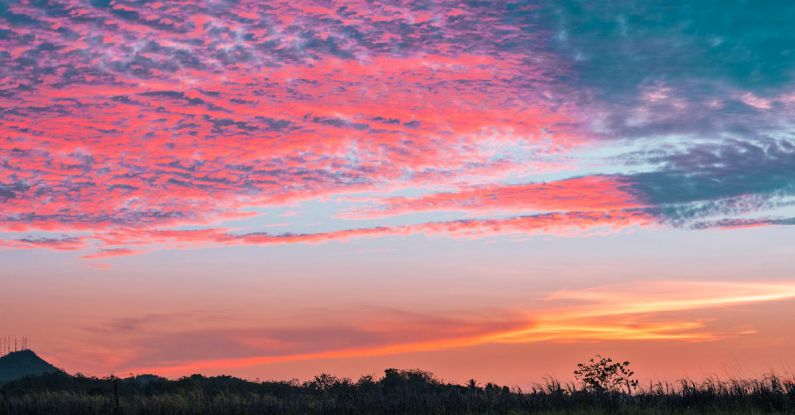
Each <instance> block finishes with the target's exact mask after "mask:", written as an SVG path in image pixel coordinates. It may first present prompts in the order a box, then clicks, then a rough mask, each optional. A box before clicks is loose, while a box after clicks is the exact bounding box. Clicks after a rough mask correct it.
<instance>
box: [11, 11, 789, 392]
mask: <svg viewBox="0 0 795 415" xmlns="http://www.w3.org/2000/svg"><path fill="white" fill-rule="evenodd" d="M793 21H795V3H794V4H791V3H790V2H784V1H765V0H762V1H753V2H752V1H728V2H727V1H718V0H704V1H698V2H693V1H684V0H682V1H665V2H637V1H629V0H627V1H614V2H592V1H585V0H583V1H553V0H549V1H545V0H543V1H531V2H526V1H501V2H485V1H474V0H473V1H459V0H452V1H446V0H445V1H432V2H426V1H378V0H371V1H365V0H350V1H348V0H345V1H319V0H318V1H295V0H290V1H259V0H256V1H255V0H241V1H231V0H201V1H199V0H183V1H147V0H110V1H108V0H91V1H83V0H2V1H0V336H12V337H14V336H16V337H22V336H26V337H28V338H29V339H30V340H29V341H30V345H31V347H32V348H33V350H35V351H36V352H37V353H39V354H40V355H42V357H44V358H46V359H48V360H50V361H52V362H53V363H54V364H56V365H57V366H60V367H63V368H64V369H66V370H67V371H69V372H71V373H74V372H82V373H86V374H92V375H107V374H110V373H116V374H121V375H126V374H128V373H156V374H161V375H164V376H169V377H178V376H182V375H187V374H191V373H203V374H230V375H235V376H241V377H245V378H249V379H255V378H260V379H290V378H298V379H307V378H310V377H311V376H313V375H316V374H319V373H321V372H327V373H332V374H336V375H339V376H349V377H353V378H356V377H358V376H359V375H362V374H376V375H377V374H380V373H382V371H383V370H384V369H385V368H388V367H399V368H422V369H426V370H430V371H433V372H434V373H436V374H437V375H438V376H439V377H441V378H443V379H445V380H449V381H453V382H464V381H466V380H467V379H469V378H476V379H478V380H479V381H481V382H488V381H492V382H497V383H500V384H507V385H521V386H525V385H529V384H530V383H531V382H534V381H541V380H542V379H543V377H544V376H545V375H552V376H557V377H560V378H561V379H564V380H565V379H569V378H570V377H571V372H572V370H573V369H574V368H575V365H576V363H577V362H580V361H583V360H586V359H587V358H588V357H590V356H592V355H594V354H597V353H601V354H603V355H610V356H614V357H616V358H619V359H622V360H630V361H632V362H633V367H634V369H635V371H636V373H637V374H638V375H639V377H640V378H641V379H649V378H653V379H676V378H678V377H682V376H691V377H694V378H701V377H704V376H710V375H718V376H723V377H725V376H740V377H743V376H756V375H759V374H762V373H765V372H769V371H776V372H786V371H789V372H795V355H794V354H793V353H792V345H793V344H795V232H793V229H795V227H793V225H795V125H793V124H795V31H793V30H792V26H791V25H792V22H793Z"/></svg>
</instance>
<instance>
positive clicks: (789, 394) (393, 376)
mask: <svg viewBox="0 0 795 415" xmlns="http://www.w3.org/2000/svg"><path fill="white" fill-rule="evenodd" d="M18 413H24V414H52V415H71V414H81V415H82V414H142V415H143V414H174V415H177V414H186V415H187V414H199V415H203V414H206V415H237V414H241V415H242V414H329V415H333V414H439V415H442V414H544V415H553V414H555V415H557V414H560V415H562V414H583V415H585V414H588V415H602V414H604V415H607V414H619V415H620V414H626V415H632V414H649V415H651V414H655V415H656V414H660V415H662V414H666V415H667V414H682V415H689V414H795V381H793V379H791V378H782V377H779V376H774V375H770V376H765V377H763V378H760V379H749V380H720V379H707V380H706V381H704V382H693V381H691V380H682V381H680V382H676V383H658V384H651V385H648V386H645V387H641V388H638V390H637V391H635V392H634V393H633V394H631V395H630V394H627V393H623V392H592V391H586V390H582V389H580V388H579V387H578V386H576V385H574V384H566V385H562V384H561V383H560V382H557V381H555V380H553V379H548V380H547V381H546V382H545V383H543V384H537V385H535V386H533V387H532V388H530V389H529V390H520V389H518V388H514V389H510V388H507V387H504V386H498V385H494V384H487V385H485V386H480V385H478V384H477V383H475V382H470V384H468V385H466V386H462V385H456V384H449V383H444V382H442V381H439V380H437V379H436V378H434V377H433V376H432V375H431V374H430V373H428V372H424V371H420V370H395V369H389V370H387V371H386V372H385V374H384V376H383V377H381V378H379V379H374V378H372V377H369V376H365V377H362V378H360V379H359V380H358V381H352V380H350V379H340V378H336V377H333V376H329V375H320V376H317V377H316V378H315V379H314V380H312V381H309V382H304V383H298V382H296V381H291V382H249V381H245V380H241V379H236V378H232V377H228V376H220V377H203V376H199V375H194V376H190V377H185V378H182V379H178V380H166V379H162V378H155V377H138V378H127V379H118V378H113V377H110V378H94V377H84V376H74V377H73V376H68V375H66V374H62V373H58V374H51V375H45V376H39V377H34V378H27V379H22V380H18V381H15V382H11V383H8V384H6V385H4V386H3V387H2V388H0V414H18Z"/></svg>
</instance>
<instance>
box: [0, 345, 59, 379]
mask: <svg viewBox="0 0 795 415" xmlns="http://www.w3.org/2000/svg"><path fill="white" fill-rule="evenodd" d="M53 372H63V371H62V370H61V369H58V368H57V367H55V366H53V365H51V364H49V363H47V362H46V361H45V360H44V359H42V358H40V357H39V356H38V355H37V354H36V353H34V352H33V350H20V351H17V352H11V353H9V354H7V355H5V356H3V357H0V384H2V383H5V382H9V381H12V380H16V379H21V378H24V377H28V376H37V375H43V374H46V373H53Z"/></svg>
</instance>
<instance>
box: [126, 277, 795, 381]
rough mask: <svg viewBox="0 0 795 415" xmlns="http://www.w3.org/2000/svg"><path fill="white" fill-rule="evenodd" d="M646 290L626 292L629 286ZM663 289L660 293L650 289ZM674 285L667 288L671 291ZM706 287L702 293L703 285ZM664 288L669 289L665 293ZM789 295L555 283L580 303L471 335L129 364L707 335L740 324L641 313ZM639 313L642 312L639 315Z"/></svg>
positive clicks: (689, 286)
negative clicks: (578, 287) (570, 287)
mask: <svg viewBox="0 0 795 415" xmlns="http://www.w3.org/2000/svg"><path fill="white" fill-rule="evenodd" d="M633 288H635V289H638V288H639V290H638V291H640V292H642V293H645V295H647V297H645V298H643V297H640V296H638V295H637V294H638V293H637V292H635V293H634V294H633V292H632V289H633ZM655 288H656V289H660V290H662V291H664V293H663V294H662V295H660V294H655V293H654V291H655ZM674 290H675V291H674ZM705 291H706V292H709V294H702V293H703V292H705ZM667 296H672V297H675V298H673V299H667ZM794 298H795V283H715V282H677V283H674V282H671V281H650V282H645V283H642V284H637V285H635V286H618V287H602V288H598V289H593V290H582V291H578V292H576V293H574V292H568V291H559V292H555V293H552V294H550V295H549V296H547V300H549V301H553V302H554V301H556V300H570V299H574V300H580V301H584V302H587V304H583V305H579V306H571V307H554V306H553V307H551V309H549V310H546V311H544V312H539V313H538V314H535V317H534V319H533V320H534V323H532V324H530V325H527V326H525V327H517V328H512V329H508V330H502V331H495V332H488V331H486V332H484V333H481V334H479V335H476V336H469V337H459V338H444V339H435V340H431V341H422V342H409V343H395V344H388V345H382V346H377V347H371V348H350V349H340V350H327V351H322V352H315V353H302V354H286V355H276V356H254V357H245V358H240V359H215V360H200V361H191V362H183V363H179V364H175V365H163V366H153V367H139V368H129V369H125V370H129V371H131V372H133V373H158V374H164V375H178V374H187V373H193V372H197V371H201V370H204V369H218V368H241V367H249V366H258V365H268V364H273V363H284V362H296V361H308V360H323V359H349V358H364V357H373V356H386V355H395V354H408V353H416V352H429V351H441V350H447V349H460V348H468V347H472V346H477V345H483V344H499V343H517V344H521V343H534V342H574V341H616V340H621V341H674V342H707V341H713V340H716V339H718V338H721V337H726V336H737V335H742V334H744V333H743V332H735V333H713V332H710V331H709V330H708V329H707V328H706V327H705V324H704V322H702V321H676V320H668V321H647V320H649V319H648V317H650V316H654V315H664V314H665V313H672V312H679V311H698V310H704V309H709V308H714V307H723V306H725V307H730V306H738V305H744V304H752V303H762V302H773V301H783V300H789V299H794ZM644 317H645V318H644Z"/></svg>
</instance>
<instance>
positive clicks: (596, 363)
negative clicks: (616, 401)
mask: <svg viewBox="0 0 795 415" xmlns="http://www.w3.org/2000/svg"><path fill="white" fill-rule="evenodd" d="M634 375H635V372H633V371H632V370H630V369H629V362H613V359H611V358H609V357H602V356H601V355H596V357H595V358H593V357H592V358H591V359H589V360H588V362H586V363H578V364H577V370H575V371H574V377H575V378H576V379H577V380H578V381H579V382H580V384H581V385H582V388H583V389H584V390H587V391H591V392H598V393H601V392H619V391H621V389H623V388H626V391H627V393H629V394H632V391H633V390H634V389H635V388H637V387H638V381H637V380H635V379H633V378H632V377H633V376H634Z"/></svg>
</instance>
